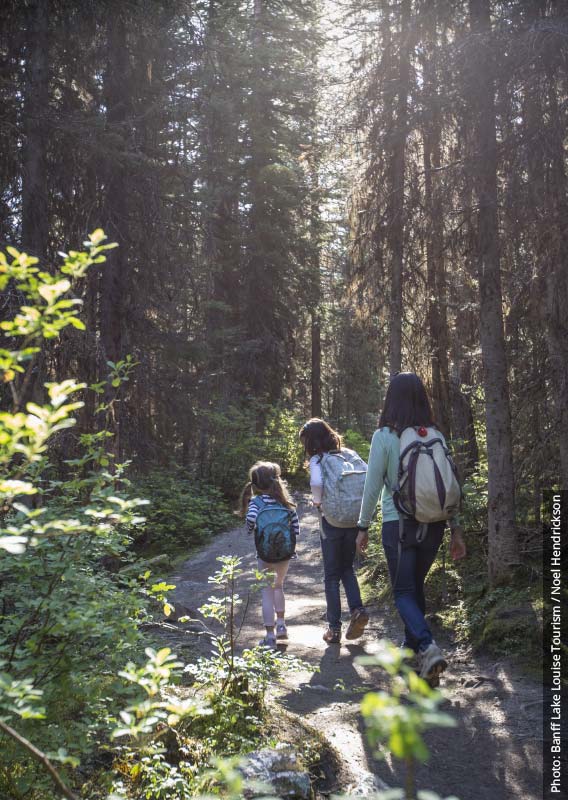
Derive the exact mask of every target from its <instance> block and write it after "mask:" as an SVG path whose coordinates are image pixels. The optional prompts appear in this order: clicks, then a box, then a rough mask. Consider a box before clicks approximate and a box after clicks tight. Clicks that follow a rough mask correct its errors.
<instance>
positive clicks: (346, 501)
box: [321, 447, 367, 528]
mask: <svg viewBox="0 0 568 800" xmlns="http://www.w3.org/2000/svg"><path fill="white" fill-rule="evenodd" d="M321 471H322V476H323V498H322V504H321V508H322V512H323V515H324V517H325V518H326V520H327V521H328V522H329V523H330V524H331V525H335V527H336V528H354V527H355V526H356V525H357V521H358V519H359V513H360V511H361V500H362V499H363V489H364V488H365V478H366V477H367V464H366V463H365V461H363V459H362V458H361V456H359V455H358V454H357V453H356V452H355V450H348V449H347V448H346V447H343V448H341V452H338V453H324V455H323V457H322V460H321Z"/></svg>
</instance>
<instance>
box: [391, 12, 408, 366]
mask: <svg viewBox="0 0 568 800" xmlns="http://www.w3.org/2000/svg"><path fill="white" fill-rule="evenodd" d="M410 6H411V3H410V0H402V3H401V11H400V14H401V24H400V28H401V30H400V50H399V60H398V74H397V76H396V77H397V89H396V98H397V99H396V105H397V113H396V122H395V129H394V131H393V134H392V149H391V168H390V172H391V200H390V213H389V240H390V248H391V291H390V314H389V317H390V342H389V367H390V373H391V375H394V374H395V373H397V372H400V370H401V368H402V313H403V308H402V286H403V273H404V175H405V170H404V162H405V157H406V137H407V134H408V92H409V81H410V41H409V37H410V28H409V23H410Z"/></svg>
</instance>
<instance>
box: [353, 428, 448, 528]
mask: <svg viewBox="0 0 568 800" xmlns="http://www.w3.org/2000/svg"><path fill="white" fill-rule="evenodd" d="M399 458H400V439H399V438H398V436H397V435H396V433H393V432H392V431H391V430H390V428H380V429H379V430H378V431H375V433H374V434H373V439H372V441H371V452H370V453H369V466H368V468H367V477H366V479H365V488H364V490H363V500H362V501H361V511H360V513H359V521H358V523H357V525H359V526H360V527H361V528H368V527H369V525H370V524H371V520H372V519H373V515H374V513H375V509H376V508H377V503H378V502H379V496H380V498H381V511H382V514H383V522H393V521H398V511H397V510H396V506H395V504H394V500H393V499H392V490H393V488H394V487H395V486H396V484H397V483H398V462H399ZM460 524H461V523H460V518H459V515H456V516H455V517H454V518H453V519H451V520H449V525H450V528H452V529H454V528H455V527H457V526H458V525H460Z"/></svg>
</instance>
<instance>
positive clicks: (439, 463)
mask: <svg viewBox="0 0 568 800" xmlns="http://www.w3.org/2000/svg"><path fill="white" fill-rule="evenodd" d="M461 499H462V490H461V486H460V482H459V479H458V475H457V471H456V467H455V464H454V462H453V461H452V457H451V455H450V452H449V450H448V447H447V445H446V440H445V439H444V437H443V435H442V434H441V433H440V431H439V430H437V429H436V428H422V427H421V428H405V429H404V430H403V432H402V433H401V435H400V461H399V468H398V486H396V487H395V488H394V491H393V500H394V503H395V506H396V507H397V510H398V511H399V513H401V514H404V515H405V516H408V517H414V519H416V520H418V522H421V523H424V524H428V523H430V522H439V521H442V520H446V519H451V518H452V517H454V516H455V515H456V514H457V513H458V511H459V508H460V504H461Z"/></svg>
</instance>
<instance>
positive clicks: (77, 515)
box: [0, 231, 152, 800]
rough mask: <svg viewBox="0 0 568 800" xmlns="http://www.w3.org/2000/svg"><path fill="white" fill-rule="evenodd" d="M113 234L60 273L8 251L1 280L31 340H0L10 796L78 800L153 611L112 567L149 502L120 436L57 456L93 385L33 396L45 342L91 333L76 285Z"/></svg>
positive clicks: (1, 778) (113, 377) (0, 650)
mask: <svg viewBox="0 0 568 800" xmlns="http://www.w3.org/2000/svg"><path fill="white" fill-rule="evenodd" d="M104 239H105V236H104V234H103V232H102V231H95V232H94V233H93V234H92V235H91V236H90V237H89V240H88V241H87V242H86V243H85V244H86V248H87V249H86V251H84V252H77V251H71V252H70V253H69V254H67V255H65V254H64V255H63V263H62V265H61V266H60V267H59V268H54V269H53V270H52V271H51V272H49V273H47V272H44V271H42V270H41V269H40V268H39V267H38V266H36V265H37V263H38V262H37V259H35V258H31V257H29V256H27V255H26V254H25V253H19V252H18V251H16V250H15V249H13V248H8V254H9V255H10V256H11V260H10V259H8V258H7V257H6V256H5V255H4V254H0V290H3V289H6V288H7V287H8V286H10V287H13V288H14V289H16V290H17V291H18V292H19V293H20V296H23V297H24V305H22V307H21V309H20V311H19V312H18V313H17V314H16V315H15V316H14V318H13V319H11V320H5V321H3V322H2V323H1V327H2V329H3V330H4V331H5V332H6V333H7V334H8V335H9V336H10V337H11V341H12V342H14V343H16V342H18V341H21V343H22V344H21V347H20V349H14V350H8V349H2V350H0V369H1V370H2V373H3V382H4V384H6V385H8V386H10V389H11V397H12V407H11V409H10V410H6V411H2V412H1V413H0V464H1V466H2V471H3V478H2V481H0V500H1V503H2V509H1V515H0V524H1V530H0V553H2V557H1V560H0V587H1V588H0V608H1V609H2V611H1V617H0V624H1V629H2V630H1V633H2V635H1V637H0V662H2V666H1V670H2V675H1V677H0V795H1V796H2V797H7V798H21V797H23V796H25V797H26V798H28V800H35V799H36V798H40V797H41V798H47V797H52V796H60V794H61V793H66V794H67V796H71V790H70V789H68V787H66V782H73V783H77V782H78V781H79V780H80V779H79V778H78V774H77V773H75V772H73V770H74V768H75V767H76V766H77V764H78V761H79V759H83V760H84V759H85V757H86V756H87V755H88V754H89V753H92V752H94V750H95V749H96V747H97V745H98V744H99V743H100V742H101V741H104V739H105V737H106V731H107V730H108V719H109V717H110V716H112V710H113V706H114V704H115V703H116V702H117V700H118V701H120V699H121V698H126V697H127V696H128V694H129V691H130V690H129V689H128V688H127V687H125V685H124V682H123V681H121V680H120V678H119V676H118V675H117V672H118V670H119V668H120V666H121V665H123V664H124V662H125V660H127V659H128V658H129V657H130V656H132V655H134V654H135V653H137V652H138V650H139V649H140V648H141V641H142V640H141V636H140V633H139V622H141V621H145V620H146V619H148V612H147V610H146V607H147V605H148V602H149V598H151V596H152V592H151V590H148V589H147V588H145V586H144V582H143V581H140V580H139V579H137V578H132V577H127V576H126V575H124V574H120V573H110V572H108V571H106V570H105V569H104V566H103V564H104V561H105V559H107V558H109V557H110V558H117V559H118V560H120V559H123V558H127V551H128V549H129V547H130V545H131V543H132V537H133V531H134V530H135V529H136V527H137V526H138V525H139V524H140V523H141V522H143V517H141V516H140V514H139V506H140V505H141V504H142V503H143V502H144V501H141V500H139V499H136V498H132V497H131V496H130V495H129V493H128V487H127V484H126V482H125V480H124V477H123V471H124V465H117V464H115V463H114V460H113V457H112V455H111V454H109V453H107V446H106V444H107V440H108V439H109V438H110V437H111V435H112V434H110V433H109V432H108V431H106V430H101V431H100V432H99V433H96V434H92V435H83V436H80V437H78V439H79V441H78V442H77V447H78V450H79V455H78V457H77V458H74V459H70V460H68V461H67V462H66V463H65V464H64V467H65V472H66V475H65V478H64V479H63V478H60V477H58V476H57V475H56V474H55V473H54V470H53V468H52V467H51V465H50V461H49V456H50V449H51V447H52V444H53V442H54V441H55V440H56V439H57V437H58V435H59V434H60V433H61V432H62V431H68V430H69V429H70V428H72V427H73V425H74V423H75V419H74V417H73V412H74V411H76V410H77V409H78V408H80V407H81V406H82V405H83V403H82V401H81V400H79V399H75V398H76V397H77V392H79V391H81V390H84V389H85V388H86V387H84V386H81V385H79V384H77V383H76V382H75V381H73V380H63V381H62V382H59V383H57V382H51V383H47V384H46V385H45V390H46V391H45V400H44V402H43V404H40V402H26V401H25V393H26V386H27V376H28V375H29V373H30V370H33V369H34V367H35V363H36V360H37V358H38V356H39V353H40V351H41V347H42V344H43V342H44V340H46V339H54V338H56V337H57V336H58V335H59V334H60V333H61V331H62V330H64V329H65V328H66V327H69V326H72V327H74V328H76V329H78V330H83V329H84V324H83V322H82V321H81V320H80V318H79V317H78V316H77V309H78V307H79V305H80V301H79V300H77V299H76V298H74V297H72V296H70V289H71V284H72V281H77V280H81V279H83V278H84V276H85V274H86V272H87V270H88V269H89V268H90V267H91V266H92V265H95V264H100V263H102V262H103V261H104V260H105V255H104V253H105V251H106V250H107V249H109V248H110V247H113V246H114V245H107V244H104ZM131 366H132V362H131V361H128V360H125V361H123V362H120V363H118V364H110V363H109V374H108V376H107V378H106V379H105V381H103V382H102V383H101V384H99V385H97V386H96V387H94V389H93V390H94V391H95V392H97V393H99V392H101V391H102V392H103V393H105V396H106V398H107V399H106V400H105V402H104V403H102V404H101V405H100V406H99V408H98V413H99V414H101V415H103V418H104V417H106V414H107V412H108V410H109V406H110V404H111V403H112V402H114V401H113V399H112V393H113V390H115V391H116V390H118V389H119V388H120V385H121V384H122V382H123V381H125V380H128V373H129V371H130V368H131ZM24 500H25V501H26V502H24ZM31 741H33V744H34V746H32V745H31ZM38 748H39V749H40V754H39V755H38ZM54 762H59V763H60V765H61V767H60V769H61V774H59V773H58V771H57V770H56V769H55V767H54V766H53V763H54ZM15 765H17V766H16V767H15ZM46 765H47V767H46ZM64 773H65V775H64V778H63V777H61V775H63V774H64ZM53 783H55V784H57V787H58V788H57V790H54V791H55V794H52V792H51V790H52V788H53Z"/></svg>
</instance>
